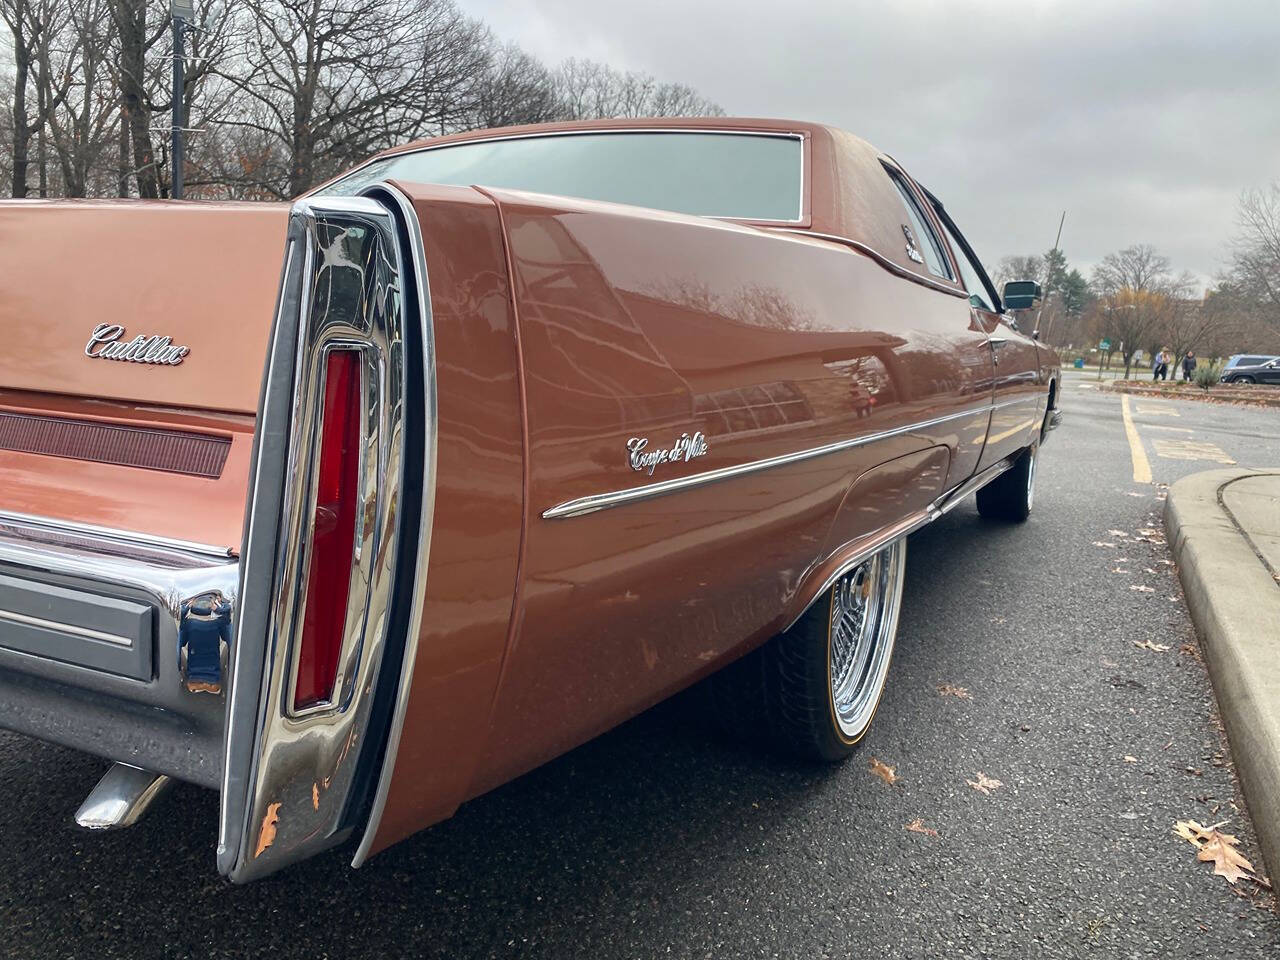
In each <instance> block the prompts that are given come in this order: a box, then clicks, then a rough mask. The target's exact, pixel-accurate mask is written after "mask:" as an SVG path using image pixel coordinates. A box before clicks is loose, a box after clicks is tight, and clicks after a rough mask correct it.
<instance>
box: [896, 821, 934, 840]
mask: <svg viewBox="0 0 1280 960" xmlns="http://www.w3.org/2000/svg"><path fill="white" fill-rule="evenodd" d="M904 829H906V830H910V831H911V832H912V833H923V834H924V835H925V836H927V837H936V836H937V835H938V831H937V830H934V829H933V828H932V827H926V826H925V825H924V821H923V820H921V819H920V818H919V817H916V818H915V819H914V820H912V821H911V822H910V823H908V824H905V825H904Z"/></svg>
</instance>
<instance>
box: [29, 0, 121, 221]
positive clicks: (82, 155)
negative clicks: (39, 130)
mask: <svg viewBox="0 0 1280 960" xmlns="http://www.w3.org/2000/svg"><path fill="white" fill-rule="evenodd" d="M68 9H69V11H70V12H69V16H68V19H67V22H66V24H65V27H64V29H63V30H62V31H61V32H60V34H59V35H58V36H56V37H54V38H51V42H50V43H48V44H45V45H43V46H42V48H41V50H40V76H41V80H40V81H39V84H40V85H41V86H42V87H43V88H44V92H43V99H45V100H47V101H49V102H51V103H52V108H51V109H50V111H49V116H48V131H49V142H50V144H51V145H52V147H53V150H54V153H55V154H56V156H57V159H58V166H59V173H60V175H61V180H62V185H61V191H60V192H61V193H62V194H63V195H64V196H68V197H85V196H89V193H90V186H91V185H92V186H93V187H94V188H95V190H94V192H100V187H101V184H98V183H97V182H95V181H96V180H97V179H101V178H103V177H104V176H105V178H106V181H107V182H109V180H110V173H109V171H108V170H105V169H104V167H103V165H102V163H101V161H102V158H103V157H104V156H105V155H106V152H107V151H108V150H109V149H111V148H112V146H113V145H114V143H115V142H117V140H118V138H117V137H116V136H115V125H116V123H117V122H118V120H119V113H118V110H117V109H116V106H115V104H114V102H113V101H114V96H113V93H114V84H113V82H112V77H111V70H110V51H109V33H110V23H111V13H110V10H109V8H108V3H107V0H77V2H75V3H72V4H70V6H69V8H68ZM53 77H59V78H62V79H63V82H64V83H65V85H66V91H65V93H63V94H62V95H60V96H57V97H55V96H54V91H53V90H52V89H51V84H52V79H51V78H53Z"/></svg>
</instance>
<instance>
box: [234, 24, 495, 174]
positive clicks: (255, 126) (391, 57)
mask: <svg viewBox="0 0 1280 960" xmlns="http://www.w3.org/2000/svg"><path fill="white" fill-rule="evenodd" d="M245 7H246V11H247V14H248V16H247V20H248V24H249V28H248V39H247V43H246V48H245V50H244V53H243V56H242V59H241V66H242V68H243V69H241V70H239V71H228V72H227V76H228V78H229V79H230V80H231V81H232V82H233V83H234V84H235V85H236V86H237V87H238V88H239V90H240V91H241V92H242V93H243V94H244V95H245V96H246V97H247V98H248V99H250V100H251V101H252V102H253V103H254V105H255V107H256V109H254V110H252V111H247V115H246V116H245V117H243V118H241V119H238V120H236V121H234V123H236V124H237V125H238V126H241V127H244V128H248V129H252V130H256V131H257V132H258V133H259V134H260V135H262V136H264V137H266V138H269V139H275V140H276V141H278V143H279V145H280V147H281V148H282V150H280V151H279V155H281V156H283V157H287V163H288V166H287V169H284V170H271V169H264V170H261V171H259V174H260V182H259V185H260V186H261V187H262V188H263V189H265V190H268V191H270V192H273V193H275V194H276V195H277V196H281V197H286V196H292V195H296V194H298V193H301V192H303V191H304V190H306V189H307V188H309V187H311V186H312V185H313V184H315V183H316V182H317V181H320V180H323V179H325V178H327V177H329V176H331V175H333V174H336V173H338V172H339V171H340V170H342V169H343V168H344V167H346V166H349V165H350V164H352V163H355V162H356V161H359V160H362V159H364V158H365V157H366V156H368V155H369V154H370V153H373V152H375V151H376V150H379V149H381V148H384V147H388V146H391V145H392V144H395V143H398V142H401V141H403V140H405V139H408V138H411V137H414V136H416V135H417V134H419V133H420V132H421V131H423V130H424V129H429V125H430V124H431V123H432V122H433V121H435V122H436V123H437V124H438V125H445V124H447V122H448V112H447V111H445V110H442V109H441V104H451V103H452V102H453V98H451V97H450V96H448V91H454V90H456V88H457V85H458V84H459V82H460V81H462V80H465V79H467V76H466V69H465V68H466V67H467V66H470V65H471V60H470V58H467V57H462V58H458V57H456V56H450V57H448V59H447V63H448V64H449V68H448V69H443V68H442V66H441V61H440V59H438V56H439V57H443V56H444V55H445V54H448V53H449V52H450V51H453V52H454V53H457V52H458V51H459V50H460V51H463V52H465V51H466V50H468V49H470V48H471V47H472V46H473V45H474V37H475V30H476V25H475V23H474V21H471V20H469V19H468V18H466V17H463V16H462V15H461V14H459V13H458V11H457V9H456V8H455V7H454V5H453V3H452V2H451V0H302V2H298V0H246V3H245ZM429 58H431V62H430V63H429V62H428V59H429ZM442 92H444V93H445V95H444V96H442V95H441V94H442ZM459 112H460V113H461V111H459ZM271 159H272V157H270V156H268V157H265V158H264V160H267V161H270V160H271Z"/></svg>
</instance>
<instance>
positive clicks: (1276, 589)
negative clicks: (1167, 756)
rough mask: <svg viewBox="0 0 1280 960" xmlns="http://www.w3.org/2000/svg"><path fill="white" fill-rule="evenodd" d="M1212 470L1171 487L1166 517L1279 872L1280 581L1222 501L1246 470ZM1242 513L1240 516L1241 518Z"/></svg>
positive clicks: (1263, 837) (1249, 794)
mask: <svg viewBox="0 0 1280 960" xmlns="http://www.w3.org/2000/svg"><path fill="white" fill-rule="evenodd" d="M1255 476H1274V477H1277V479H1278V480H1280V470H1277V471H1267V470H1239V469H1233V470H1209V471H1206V472H1204V473H1197V474H1193V475H1192V476H1189V477H1184V478H1183V479H1181V480H1179V481H1177V482H1176V483H1174V484H1173V486H1172V487H1170V488H1169V496H1168V499H1167V500H1166V501H1165V511H1164V519H1165V526H1166V528H1167V530H1168V534H1169V538H1168V539H1169V546H1170V548H1171V549H1172V551H1173V556H1174V560H1176V561H1177V564H1178V573H1179V576H1180V577H1181V579H1182V588H1183V591H1184V592H1185V594H1186V598H1187V607H1188V608H1189V609H1190V611H1191V619H1192V620H1193V621H1194V623H1195V625H1196V629H1197V631H1198V632H1199V634H1200V638H1201V641H1202V644H1201V645H1202V648H1203V650H1204V655H1205V662H1206V664H1207V666H1208V668H1209V676H1210V678H1211V679H1212V681H1213V689H1214V692H1215V694H1216V695H1217V698H1218V707H1219V710H1220V711H1221V713H1222V719H1223V722H1224V723H1225V724H1226V727H1227V735H1228V737H1229V738H1230V740H1231V754H1232V757H1233V758H1234V761H1235V766H1236V770H1237V771H1238V772H1239V775H1240V782H1241V785H1242V787H1243V789H1244V794H1245V799H1246V801H1247V802H1248V804H1249V811H1250V813H1251V814H1252V815H1253V823H1254V827H1255V828H1256V829H1257V832H1258V842H1259V844H1260V845H1261V847H1262V856H1263V859H1264V860H1265V861H1266V864H1267V868H1268V873H1269V875H1270V876H1272V877H1280V584H1277V582H1276V581H1275V580H1274V579H1273V577H1272V571H1270V570H1269V569H1268V568H1267V567H1266V566H1265V565H1264V563H1263V561H1262V559H1261V558H1260V557H1259V555H1258V553H1257V552H1256V551H1255V549H1254V547H1253V545H1252V544H1251V543H1250V541H1249V540H1248V539H1246V536H1245V534H1244V533H1243V532H1242V529H1241V526H1242V525H1243V526H1245V527H1247V518H1235V517H1233V516H1232V514H1231V513H1229V512H1228V510H1227V508H1226V507H1225V506H1224V505H1223V502H1222V491H1223V489H1224V488H1225V487H1227V486H1229V485H1230V484H1231V483H1233V482H1234V481H1237V480H1240V479H1243V478H1245V477H1255ZM1238 520H1239V524H1238V522H1237V521H1238Z"/></svg>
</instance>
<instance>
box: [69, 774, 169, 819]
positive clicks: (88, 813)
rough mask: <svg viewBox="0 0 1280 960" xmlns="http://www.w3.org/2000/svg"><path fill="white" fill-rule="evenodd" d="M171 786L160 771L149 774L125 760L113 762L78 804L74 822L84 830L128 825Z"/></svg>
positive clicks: (139, 816)
mask: <svg viewBox="0 0 1280 960" xmlns="http://www.w3.org/2000/svg"><path fill="white" fill-rule="evenodd" d="M172 785H173V781H172V780H171V779H170V778H169V777H167V776H165V775H164V774H162V773H152V772H151V771H150V770H143V769H142V768H141V767H134V766H131V765H130V764H127V763H113V764H112V765H111V768H110V769H109V770H107V772H106V773H105V774H103V776H102V779H101V780H99V781H98V785H97V786H96V787H94V788H93V789H92V790H91V791H90V792H89V796H87V797H85V801H84V803H82V804H80V809H79V810H77V811H76V823H77V824H78V825H79V826H81V827H84V828H85V829H86V830H119V829H122V828H124V827H131V826H133V825H134V824H135V823H137V822H138V821H139V820H140V819H141V818H142V816H143V815H144V814H145V813H146V812H147V811H148V810H149V809H150V808H151V804H152V803H154V802H155V800H156V798H158V797H159V796H161V795H162V794H163V793H165V791H167V790H168V789H169V787H170V786H172Z"/></svg>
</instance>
